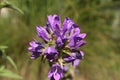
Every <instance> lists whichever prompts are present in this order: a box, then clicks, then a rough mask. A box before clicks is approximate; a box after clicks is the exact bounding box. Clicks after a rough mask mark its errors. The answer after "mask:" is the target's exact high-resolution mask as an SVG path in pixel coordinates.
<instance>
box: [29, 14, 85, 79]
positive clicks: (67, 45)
mask: <svg viewBox="0 0 120 80" xmlns="http://www.w3.org/2000/svg"><path fill="white" fill-rule="evenodd" d="M36 31H37V35H38V37H39V38H41V39H42V40H43V42H39V41H32V42H30V47H29V48H28V50H29V51H30V52H32V54H31V56H30V57H31V59H36V58H38V57H40V55H42V58H44V60H45V61H46V59H47V61H48V62H49V63H50V67H51V69H50V71H49V73H48V77H49V78H51V79H52V80H60V79H61V78H63V77H64V73H66V72H67V71H68V70H69V66H67V65H66V64H70V65H71V64H72V66H75V67H76V66H78V64H79V62H80V61H81V60H82V59H83V56H84V53H83V52H82V51H80V50H79V49H80V47H81V46H83V45H85V44H86V42H85V41H84V38H85V37H86V33H81V32H80V27H79V26H78V25H77V24H75V22H74V21H73V20H72V19H70V18H65V19H64V22H63V24H62V23H61V20H60V16H59V15H56V14H55V15H49V16H48V17H47V23H46V25H45V26H44V27H41V26H37V27H36Z"/></svg>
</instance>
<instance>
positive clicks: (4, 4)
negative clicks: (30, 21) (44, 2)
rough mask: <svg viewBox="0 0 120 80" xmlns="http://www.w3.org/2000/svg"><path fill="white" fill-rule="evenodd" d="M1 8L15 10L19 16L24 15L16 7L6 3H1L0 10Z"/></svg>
mask: <svg viewBox="0 0 120 80" xmlns="http://www.w3.org/2000/svg"><path fill="white" fill-rule="evenodd" d="M2 8H10V9H13V10H16V11H17V12H19V13H21V14H24V12H23V11H22V10H21V9H19V8H18V7H16V6H15V5H13V4H11V3H9V2H8V1H3V2H2V3H1V4H0V9H2Z"/></svg>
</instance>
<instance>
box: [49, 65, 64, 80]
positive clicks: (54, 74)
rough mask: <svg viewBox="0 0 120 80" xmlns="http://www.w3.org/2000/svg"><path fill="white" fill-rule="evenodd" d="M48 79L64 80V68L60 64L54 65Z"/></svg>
mask: <svg viewBox="0 0 120 80" xmlns="http://www.w3.org/2000/svg"><path fill="white" fill-rule="evenodd" d="M48 77H49V78H53V79H55V80H60V79H61V78H63V77H64V73H63V69H62V67H61V66H60V65H59V64H53V65H52V67H51V69H50V71H49V73H48Z"/></svg>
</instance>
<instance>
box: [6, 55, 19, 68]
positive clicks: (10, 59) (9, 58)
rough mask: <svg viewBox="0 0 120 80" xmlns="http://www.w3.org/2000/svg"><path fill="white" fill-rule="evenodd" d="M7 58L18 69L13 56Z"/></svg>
mask: <svg viewBox="0 0 120 80" xmlns="http://www.w3.org/2000/svg"><path fill="white" fill-rule="evenodd" d="M6 59H7V60H8V61H9V62H10V63H11V64H12V66H13V67H14V68H15V69H16V70H17V66H16V64H15V62H14V61H13V60H12V58H11V57H9V56H7V57H6Z"/></svg>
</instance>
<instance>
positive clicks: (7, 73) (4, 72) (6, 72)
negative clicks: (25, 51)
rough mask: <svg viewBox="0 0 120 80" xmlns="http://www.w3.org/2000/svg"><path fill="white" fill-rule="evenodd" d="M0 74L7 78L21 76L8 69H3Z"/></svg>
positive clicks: (19, 77)
mask: <svg viewBox="0 0 120 80" xmlns="http://www.w3.org/2000/svg"><path fill="white" fill-rule="evenodd" d="M0 76H2V77H8V78H14V79H22V77H21V76H20V75H18V74H16V73H14V72H12V71H10V70H8V69H3V70H1V71H0Z"/></svg>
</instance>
